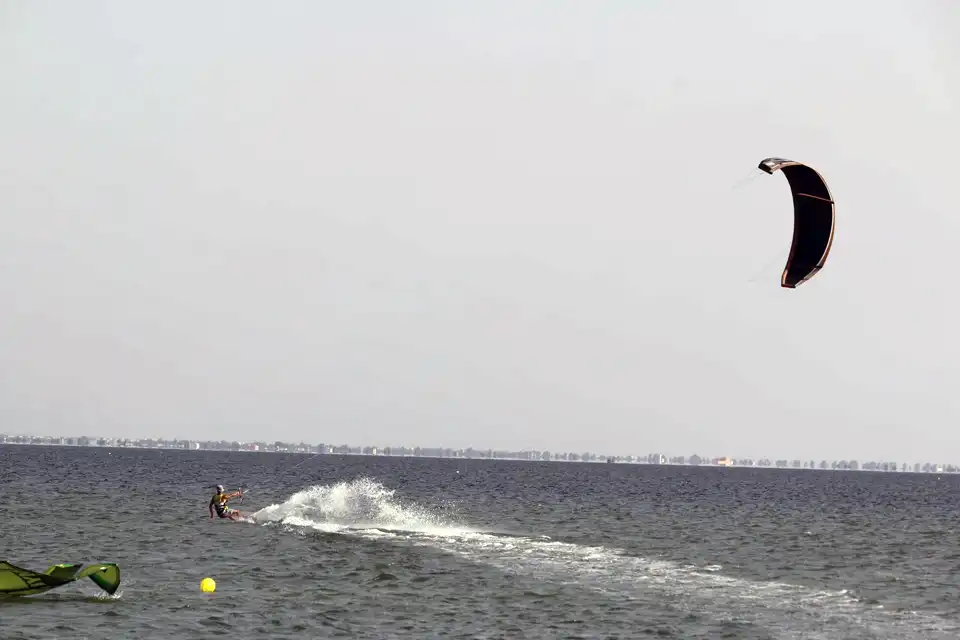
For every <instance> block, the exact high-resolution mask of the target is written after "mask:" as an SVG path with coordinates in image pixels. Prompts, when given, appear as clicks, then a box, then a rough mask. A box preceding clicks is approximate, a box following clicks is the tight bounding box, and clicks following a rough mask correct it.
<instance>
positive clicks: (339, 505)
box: [249, 478, 960, 640]
mask: <svg viewBox="0 0 960 640" xmlns="http://www.w3.org/2000/svg"><path fill="white" fill-rule="evenodd" d="M249 517H250V520H251V521H253V522H254V523H257V524H261V525H274V526H277V525H280V526H285V527H289V528H294V529H313V530H317V531H322V532H327V533H337V534H342V535H346V536H355V537H359V538H366V539H383V538H395V539H397V541H398V542H403V543H405V544H413V545H420V546H426V547H431V548H434V549H439V550H441V551H444V552H447V553H450V554H453V555H456V556H458V557H461V558H463V559H465V560H467V561H470V562H474V563H483V564H486V565H488V566H493V567H496V568H498V569H501V570H503V571H508V572H514V573H517V574H523V575H527V576H530V577H532V578H534V579H539V580H542V581H544V582H547V583H564V584H575V585H577V586H580V587H585V588H590V589H592V590H595V591H599V592H602V593H605V594H607V595H608V596H610V597H614V598H625V599H627V600H631V601H635V602H636V604H638V605H640V604H641V602H642V603H660V605H659V606H664V604H669V605H670V607H672V608H680V609H683V610H688V611H690V612H691V613H696V614H698V615H707V616H709V617H711V618H712V619H715V620H718V621H729V622H738V623H750V624H756V625H758V626H762V627H763V628H765V629H767V630H769V631H771V632H774V633H776V634H777V637H779V638H784V639H787V638H831V639H832V638H884V639H890V638H930V639H940V638H943V639H947V638H949V639H951V640H953V639H955V638H957V637H960V624H958V623H957V622H956V621H952V620H947V619H944V618H940V617H938V616H936V615H933V614H930V613H921V612H914V611H887V610H885V609H884V608H883V607H882V606H879V605H870V604H867V603H864V602H863V601H861V600H860V599H859V598H857V597H856V596H855V595H854V594H853V593H851V592H850V591H848V590H818V589H812V588H810V587H803V586H799V585H793V584H789V583H782V582H775V581H768V582H764V581H754V580H748V579H744V578H738V577H733V576H729V575H724V574H723V573H722V567H720V566H719V565H707V566H703V567H696V566H693V565H682V564H678V563H674V562H666V561H660V560H655V559H649V558H643V557H638V556H635V555H630V554H629V553H627V552H626V551H624V550H622V549H616V548H609V547H603V546H587V545H578V544H571V543H567V542H561V541H554V540H550V539H549V537H548V536H514V535H503V534H497V533H491V532H484V531H479V530H475V529H471V528H469V527H459V526H455V525H451V524H450V523H449V522H447V520H446V518H445V517H443V516H441V515H438V514H436V513H435V512H433V511H431V510H430V509H428V508H425V507H422V506H420V505H417V504H404V503H402V502H401V501H399V500H398V499H396V498H395V496H394V491H392V490H390V489H387V488H386V487H384V486H383V485H382V484H380V483H379V482H376V481H375V480H371V479H369V478H360V479H357V480H353V481H350V482H340V483H337V484H334V485H330V486H315V487H310V488H308V489H304V490H302V491H299V492H297V493H295V494H293V495H292V496H290V498H288V499H287V500H286V501H285V502H283V503H282V504H274V505H270V506H268V507H265V508H263V509H260V510H259V511H257V512H255V513H253V514H251V515H250V516H249Z"/></svg>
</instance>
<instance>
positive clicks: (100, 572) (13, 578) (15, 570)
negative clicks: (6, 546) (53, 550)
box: [0, 561, 120, 596]
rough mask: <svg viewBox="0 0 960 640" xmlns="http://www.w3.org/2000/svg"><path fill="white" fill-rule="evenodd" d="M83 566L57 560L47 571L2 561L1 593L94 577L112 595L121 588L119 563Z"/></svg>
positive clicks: (29, 591)
mask: <svg viewBox="0 0 960 640" xmlns="http://www.w3.org/2000/svg"><path fill="white" fill-rule="evenodd" d="M81 567H83V565H82V564H55V565H53V566H52V567H50V568H49V569H47V570H46V571H45V572H44V573H37V572H36V571H30V570H29V569H21V568H20V567H17V566H14V565H12V564H10V563H9V562H4V561H0V596H32V595H36V594H38V593H43V592H44V591H49V590H50V589H54V588H56V587H61V586H63V585H65V584H68V583H70V582H74V581H76V580H80V579H82V578H90V579H91V580H93V581H94V582H95V583H96V584H97V586H98V587H100V588H101V589H103V590H104V591H106V592H107V593H108V594H110V595H113V594H114V593H115V592H116V591H117V589H119V588H120V567H118V566H117V565H115V564H113V563H102V564H94V565H90V566H89V567H87V568H86V569H84V570H83V571H81V570H80V568H81Z"/></svg>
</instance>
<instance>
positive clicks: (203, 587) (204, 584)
mask: <svg viewBox="0 0 960 640" xmlns="http://www.w3.org/2000/svg"><path fill="white" fill-rule="evenodd" d="M216 590H217V583H216V582H214V581H213V578H204V579H203V580H201V581H200V591H203V592H204V593H213V592H214V591H216Z"/></svg>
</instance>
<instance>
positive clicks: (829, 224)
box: [758, 158, 835, 289]
mask: <svg viewBox="0 0 960 640" xmlns="http://www.w3.org/2000/svg"><path fill="white" fill-rule="evenodd" d="M758 168H759V169H760V170H761V171H765V172H767V173H769V174H773V172H774V171H778V170H779V171H783V175H785V176H786V177H787V182H788V183H790V191H792V192H793V243H792V244H791V246H790V256H789V257H788V258H787V264H786V266H785V267H784V269H783V276H782V277H781V278H780V286H782V287H787V288H789V289H794V288H796V287H797V286H798V285H801V284H803V283H804V282H806V281H807V280H809V279H810V278H812V277H813V276H814V275H815V274H816V273H817V272H818V271H820V269H822V268H823V265H824V264H825V263H826V262H827V256H828V255H830V247H831V245H832V244H833V226H834V217H835V215H834V209H835V207H834V202H833V197H832V196H831V195H830V189H828V188H827V183H826V182H825V181H824V180H823V177H822V176H821V175H820V174H819V173H817V172H816V170H814V169H813V168H811V167H808V166H807V165H805V164H803V163H801V162H795V161H793V160H786V159H784V158H767V159H766V160H763V161H762V162H761V163H760V165H759V166H758Z"/></svg>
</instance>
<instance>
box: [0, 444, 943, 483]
mask: <svg viewBox="0 0 960 640" xmlns="http://www.w3.org/2000/svg"><path fill="white" fill-rule="evenodd" d="M4 446H10V447H61V448H65V449H117V450H137V451H184V452H191V453H244V454H272V455H294V456H304V457H307V458H319V457H321V456H331V457H332V456H340V457H357V458H423V459H429V460H456V461H458V462H459V461H472V462H485V461H498V462H521V463H540V464H552V463H556V464H618V465H637V466H649V467H684V468H697V467H707V468H711V469H761V470H769V471H831V472H851V473H860V472H864V473H887V474H893V473H897V474H919V475H944V474H945V475H954V474H957V473H960V469H958V468H956V467H954V466H953V465H944V468H943V469H935V470H924V469H922V468H921V469H919V470H915V469H911V468H906V469H904V468H902V467H899V468H897V467H895V468H886V469H881V468H866V469H865V468H863V467H858V468H855V469H853V468H836V467H833V466H828V467H825V468H824V467H811V466H806V467H803V466H799V467H797V466H776V465H757V464H754V465H746V464H736V463H732V464H716V463H714V462H711V461H710V460H707V459H704V461H703V462H700V463H698V464H692V463H689V462H669V461H667V462H648V461H646V460H642V459H640V460H630V461H628V460H624V459H617V457H616V456H604V457H599V456H598V457H597V458H596V459H591V460H569V459H562V458H559V459H557V458H555V459H550V460H543V459H530V458H521V457H501V456H459V455H453V456H444V455H429V454H427V455H425V454H413V453H404V454H400V453H393V452H391V453H383V452H377V453H363V452H336V451H334V452H321V453H316V452H308V451H276V450H260V449H242V448H237V449H232V448H231V449H221V448H188V447H175V446H153V447H144V446H140V445H116V444H104V445H101V444H66V443H59V442H57V443H43V442H0V447H4ZM824 462H827V461H824ZM829 462H830V463H831V464H833V462H834V461H829ZM865 464H870V463H865ZM915 464H916V463H915ZM927 464H929V463H927ZM947 467H950V468H947Z"/></svg>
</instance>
